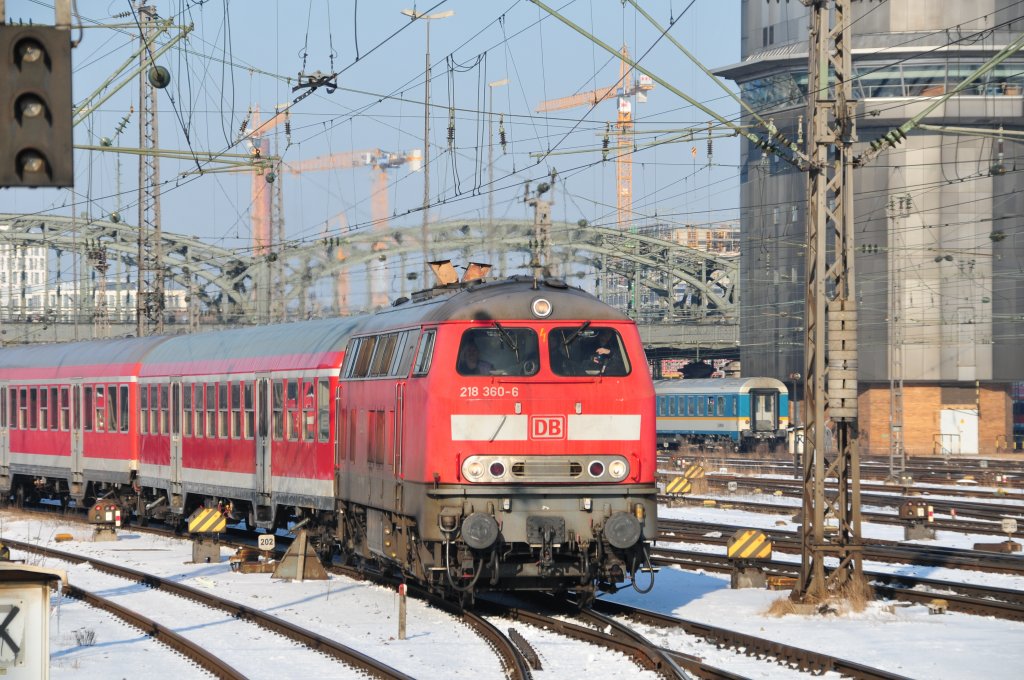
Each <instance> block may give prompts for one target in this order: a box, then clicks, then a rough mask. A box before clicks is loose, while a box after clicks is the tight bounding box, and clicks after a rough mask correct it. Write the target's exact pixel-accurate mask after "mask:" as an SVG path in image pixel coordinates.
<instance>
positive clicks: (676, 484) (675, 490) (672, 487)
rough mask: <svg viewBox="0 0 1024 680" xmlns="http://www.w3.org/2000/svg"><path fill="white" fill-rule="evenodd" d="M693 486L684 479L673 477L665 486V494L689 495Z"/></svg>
mask: <svg viewBox="0 0 1024 680" xmlns="http://www.w3.org/2000/svg"><path fill="white" fill-rule="evenodd" d="M691 489H693V484H692V483H691V482H690V480H689V479H687V478H686V477H673V478H672V481H670V482H669V483H668V484H666V485H665V493H672V494H684V493H690V490H691Z"/></svg>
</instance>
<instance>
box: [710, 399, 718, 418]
mask: <svg viewBox="0 0 1024 680" xmlns="http://www.w3.org/2000/svg"><path fill="white" fill-rule="evenodd" d="M708 415H709V416H713V415H716V414H715V398H714V397H708Z"/></svg>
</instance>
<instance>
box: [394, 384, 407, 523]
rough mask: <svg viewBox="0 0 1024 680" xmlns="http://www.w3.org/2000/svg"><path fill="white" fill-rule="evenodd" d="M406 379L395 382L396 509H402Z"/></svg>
mask: <svg viewBox="0 0 1024 680" xmlns="http://www.w3.org/2000/svg"><path fill="white" fill-rule="evenodd" d="M404 420H405V381H404V380H400V381H399V382H397V383H395V435H394V437H393V438H392V441H393V442H394V443H395V444H394V447H395V448H394V451H392V454H393V455H392V464H393V465H394V468H395V504H394V509H395V510H396V511H399V512H400V511H401V510H402V480H403V479H404V476H403V474H402V455H403V453H404V448H405V447H404V442H403V439H404V437H405V426H404V424H403V421H404Z"/></svg>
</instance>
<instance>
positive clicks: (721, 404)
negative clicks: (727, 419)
mask: <svg viewBox="0 0 1024 680" xmlns="http://www.w3.org/2000/svg"><path fill="white" fill-rule="evenodd" d="M718 415H720V416H724V415H725V397H718Z"/></svg>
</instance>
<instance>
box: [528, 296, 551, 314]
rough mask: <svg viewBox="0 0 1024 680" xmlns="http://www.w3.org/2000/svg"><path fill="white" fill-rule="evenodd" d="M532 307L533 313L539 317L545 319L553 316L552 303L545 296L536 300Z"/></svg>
mask: <svg viewBox="0 0 1024 680" xmlns="http://www.w3.org/2000/svg"><path fill="white" fill-rule="evenodd" d="M531 308H532V309H533V315H534V316H535V317H537V318H538V319H545V318H547V317H549V316H551V311H552V307H551V303H550V302H549V301H548V300H546V299H544V298H537V299H536V300H534V301H533V305H532V307H531Z"/></svg>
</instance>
